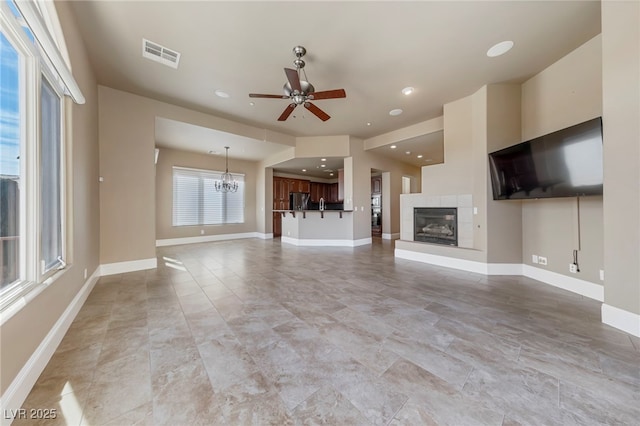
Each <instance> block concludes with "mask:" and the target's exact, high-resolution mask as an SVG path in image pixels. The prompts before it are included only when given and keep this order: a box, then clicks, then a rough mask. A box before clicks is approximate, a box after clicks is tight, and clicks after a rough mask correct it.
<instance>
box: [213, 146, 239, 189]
mask: <svg viewBox="0 0 640 426" xmlns="http://www.w3.org/2000/svg"><path fill="white" fill-rule="evenodd" d="M224 149H226V150H227V153H226V155H225V158H226V160H225V165H226V168H225V171H224V173H223V174H221V175H220V180H217V181H216V182H215V188H216V191H218V192H236V191H237V190H238V182H236V180H235V179H234V178H233V175H232V174H231V173H229V147H228V146H225V147H224Z"/></svg>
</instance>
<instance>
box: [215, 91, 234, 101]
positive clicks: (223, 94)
mask: <svg viewBox="0 0 640 426" xmlns="http://www.w3.org/2000/svg"><path fill="white" fill-rule="evenodd" d="M213 93H215V94H216V96H217V97H219V98H225V99H227V98H230V97H231V95H229V94H228V93H227V92H225V91H224V90H220V89H216V91H215V92H213Z"/></svg>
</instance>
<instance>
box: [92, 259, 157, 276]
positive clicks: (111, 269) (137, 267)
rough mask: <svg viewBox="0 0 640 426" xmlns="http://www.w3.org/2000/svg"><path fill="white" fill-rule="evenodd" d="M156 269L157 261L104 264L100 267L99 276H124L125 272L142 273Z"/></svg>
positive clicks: (143, 260) (144, 260)
mask: <svg viewBox="0 0 640 426" xmlns="http://www.w3.org/2000/svg"><path fill="white" fill-rule="evenodd" d="M157 267H158V259H156V258H155V257H153V258H149V259H140V260H130V261H128V262H116V263H105V264H103V265H100V276H105V275H114V274H124V273H125V272H134V271H144V270H145V269H155V268H157Z"/></svg>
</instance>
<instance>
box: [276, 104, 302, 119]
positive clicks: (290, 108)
mask: <svg viewBox="0 0 640 426" xmlns="http://www.w3.org/2000/svg"><path fill="white" fill-rule="evenodd" d="M297 106H298V105H296V104H295V103H292V104H289V105H287V108H285V110H284V111H283V112H282V114H280V117H278V121H285V120H286V119H287V118H289V116H290V115H291V113H292V112H293V110H294V109H296V107H297Z"/></svg>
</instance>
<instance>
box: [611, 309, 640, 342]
mask: <svg viewBox="0 0 640 426" xmlns="http://www.w3.org/2000/svg"><path fill="white" fill-rule="evenodd" d="M602 322H603V323H605V324H607V325H610V326H611V327H615V328H617V329H618V330H622V331H624V332H626V333H629V334H632V335H634V336H636V337H640V315H638V314H634V313H633V312H629V311H625V310H624V309H620V308H616V307H615V306H611V305H607V304H606V303H603V304H602Z"/></svg>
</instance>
